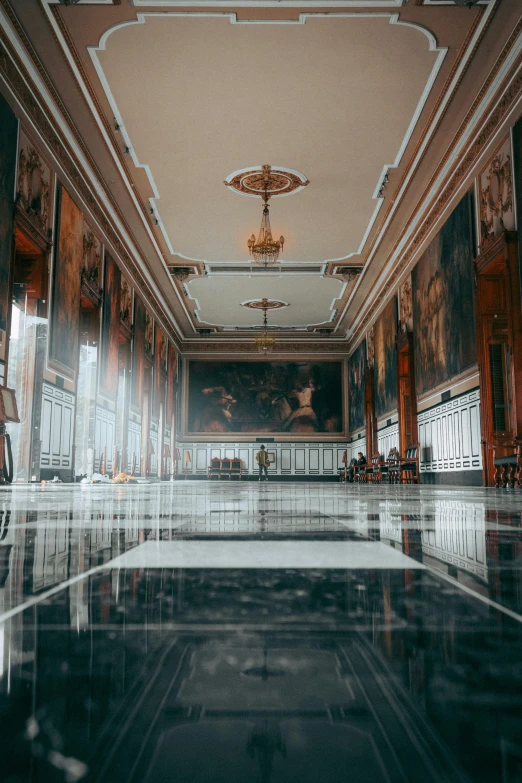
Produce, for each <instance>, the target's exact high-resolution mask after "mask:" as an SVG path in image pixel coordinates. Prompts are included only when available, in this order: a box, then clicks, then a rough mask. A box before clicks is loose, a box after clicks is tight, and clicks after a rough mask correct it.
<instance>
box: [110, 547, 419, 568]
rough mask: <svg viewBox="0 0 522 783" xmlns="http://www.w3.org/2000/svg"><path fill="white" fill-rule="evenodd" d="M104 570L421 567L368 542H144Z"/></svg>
mask: <svg viewBox="0 0 522 783" xmlns="http://www.w3.org/2000/svg"><path fill="white" fill-rule="evenodd" d="M104 568H322V569H331V568H361V569H362V568H365V569H406V568H408V569H409V568H414V569H424V566H423V565H422V564H421V563H418V562H417V561H416V560H413V559H412V558H411V557H408V556H407V555H403V554H402V552H399V551H397V550H396V549H392V548H391V547H389V546H386V545H385V544H382V543H381V542H372V541H361V542H359V541H147V542H145V543H144V544H140V545H139V546H137V547H135V548H134V549H131V550H130V551H129V552H125V554H123V555H119V556H118V557H115V558H114V559H113V560H109V561H108V562H107V563H105V565H104Z"/></svg>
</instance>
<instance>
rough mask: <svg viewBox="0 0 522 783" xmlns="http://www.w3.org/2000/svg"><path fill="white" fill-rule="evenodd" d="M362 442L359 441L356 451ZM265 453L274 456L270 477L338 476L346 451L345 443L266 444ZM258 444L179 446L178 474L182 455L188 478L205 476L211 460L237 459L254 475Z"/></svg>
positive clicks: (247, 471)
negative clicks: (186, 457)
mask: <svg viewBox="0 0 522 783" xmlns="http://www.w3.org/2000/svg"><path fill="white" fill-rule="evenodd" d="M360 443H361V441H358V442H357V444H355V445H357V450H359V448H360ZM265 445H266V450H267V451H268V452H269V453H273V454H274V455H275V462H274V463H272V464H271V466H270V468H269V474H270V475H271V476H281V477H283V476H303V477H304V476H306V477H311V476H318V477H319V476H332V477H333V476H335V477H336V476H337V475H338V468H339V467H341V466H342V464H343V463H342V457H343V453H344V451H345V449H346V445H345V444H344V443H267V444H265ZM260 446H261V444H260V443H178V448H179V451H180V454H181V459H180V460H179V461H178V474H184V473H185V455H186V454H187V453H188V455H189V457H190V460H191V462H190V463H189V465H188V476H189V477H196V476H206V475H207V468H208V466H209V465H210V460H211V459H212V458H213V457H218V458H219V459H225V458H226V457H231V458H232V457H239V459H241V461H242V463H243V473H244V474H251V475H255V474H257V470H258V468H257V463H256V459H255V455H256V453H257V452H258V451H259V449H260Z"/></svg>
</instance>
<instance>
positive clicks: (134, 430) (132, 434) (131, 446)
mask: <svg viewBox="0 0 522 783" xmlns="http://www.w3.org/2000/svg"><path fill="white" fill-rule="evenodd" d="M133 454H135V455H136V472H137V473H138V472H139V469H140V460H141V422H140V421H137V420H134V419H129V433H128V442H127V457H128V466H127V470H128V471H129V472H130V470H131V467H132V455H133Z"/></svg>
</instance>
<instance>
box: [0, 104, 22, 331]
mask: <svg viewBox="0 0 522 783" xmlns="http://www.w3.org/2000/svg"><path fill="white" fill-rule="evenodd" d="M17 140H18V120H17V119H16V117H15V115H14V113H13V112H12V110H11V107H10V106H9V104H8V103H7V101H6V100H5V98H4V97H3V95H0V331H3V332H5V331H7V311H8V308H9V269H10V266H11V249H12V242H13V207H14V197H15V177H16V144H17Z"/></svg>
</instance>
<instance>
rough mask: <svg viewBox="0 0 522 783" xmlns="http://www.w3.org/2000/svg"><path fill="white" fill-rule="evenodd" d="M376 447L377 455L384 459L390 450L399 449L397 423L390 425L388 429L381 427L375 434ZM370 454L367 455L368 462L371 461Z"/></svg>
mask: <svg viewBox="0 0 522 783" xmlns="http://www.w3.org/2000/svg"><path fill="white" fill-rule="evenodd" d="M377 447H378V449H379V454H380V455H381V456H382V457H383V459H386V458H387V457H388V454H389V453H390V450H391V449H393V448H395V449H398V448H399V422H397V421H396V422H395V423H394V424H390V425H389V427H383V428H382V429H380V430H379V431H378V432H377ZM371 456H372V455H371V454H368V461H370V459H371Z"/></svg>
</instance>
